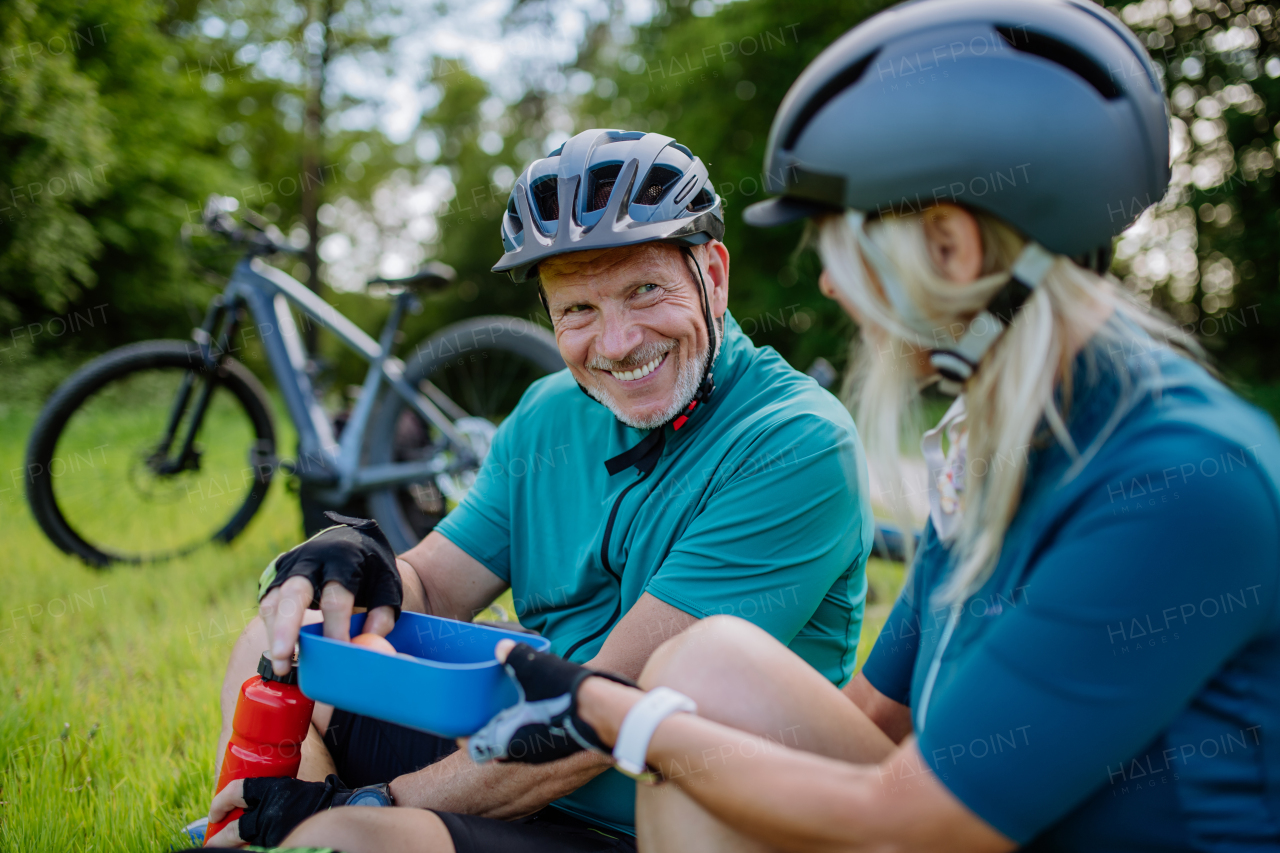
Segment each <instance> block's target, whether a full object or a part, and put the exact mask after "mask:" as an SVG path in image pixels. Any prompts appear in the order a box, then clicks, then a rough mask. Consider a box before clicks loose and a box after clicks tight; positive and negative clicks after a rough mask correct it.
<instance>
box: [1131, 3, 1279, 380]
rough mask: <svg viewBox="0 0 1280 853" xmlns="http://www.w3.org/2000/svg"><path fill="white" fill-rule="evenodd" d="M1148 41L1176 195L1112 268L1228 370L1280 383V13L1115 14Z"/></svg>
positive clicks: (1267, 8)
mask: <svg viewBox="0 0 1280 853" xmlns="http://www.w3.org/2000/svg"><path fill="white" fill-rule="evenodd" d="M1113 11H1115V12H1116V13H1117V14H1118V15H1120V16H1121V17H1122V18H1123V19H1124V21H1125V22H1126V23H1128V24H1129V26H1131V27H1132V28H1134V29H1135V30H1136V31H1137V33H1138V35H1139V37H1140V38H1141V39H1142V40H1143V41H1144V42H1145V43H1146V45H1147V48H1148V49H1149V50H1150V52H1151V55H1152V58H1153V59H1154V60H1155V62H1156V64H1157V66H1158V68H1159V70H1160V72H1161V74H1162V75H1163V77H1164V80H1165V84H1166V88H1167V91H1168V94H1169V99H1170V104H1171V109H1172V112H1173V139H1174V153H1175V160H1174V167H1173V187H1172V188H1171V190H1170V192H1169V195H1168V196H1167V197H1166V198H1165V200H1164V202H1163V203H1162V204H1161V205H1160V206H1159V207H1158V208H1157V209H1156V210H1154V211H1152V212H1150V213H1148V214H1147V215H1146V216H1144V217H1143V220H1142V221H1141V222H1139V223H1138V225H1137V226H1136V227H1135V228H1134V229H1132V231H1131V233H1130V234H1129V235H1128V236H1126V238H1125V239H1123V240H1121V241H1119V243H1118V246H1117V254H1118V256H1119V257H1118V260H1117V263H1116V271H1117V273H1118V274H1120V275H1121V276H1123V277H1124V279H1125V281H1126V282H1127V283H1128V284H1129V285H1130V286H1131V287H1132V288H1133V289H1134V290H1135V292H1137V293H1138V294H1140V295H1141V296H1143V297H1144V298H1146V299H1149V300H1150V301H1151V302H1152V304H1154V305H1156V306H1158V307H1161V308H1163V309H1165V310H1167V311H1169V312H1170V313H1171V314H1172V315H1173V316H1174V318H1175V319H1177V320H1178V321H1179V322H1181V323H1183V324H1185V326H1186V328H1188V330H1192V331H1195V332H1196V333H1198V334H1199V336H1200V338H1201V340H1203V341H1204V342H1205V344H1206V346H1207V347H1209V349H1210V351H1211V352H1213V353H1214V354H1215V355H1216V357H1217V358H1218V360H1219V362H1220V363H1221V365H1222V366H1223V367H1224V368H1225V369H1226V370H1227V371H1229V372H1230V373H1231V374H1233V375H1235V376H1237V377H1238V378H1241V379H1243V380H1246V381H1248V382H1252V383H1269V384H1274V383H1276V382H1280V345H1278V344H1277V341H1276V337H1275V334H1274V332H1273V331H1272V328H1271V325H1272V324H1274V323H1275V322H1276V319H1277V318H1278V317H1280V180H1278V179H1277V176H1276V158H1277V157H1280V143H1278V142H1277V133H1278V132H1280V19H1278V16H1280V6H1278V5H1277V4H1274V3H1259V2H1244V0H1232V2H1230V3H1223V2H1217V0H1194V2H1192V0H1174V2H1169V3H1166V2H1159V3H1156V2H1151V0H1146V2H1141V3H1128V4H1124V5H1122V6H1119V7H1115V8H1113Z"/></svg>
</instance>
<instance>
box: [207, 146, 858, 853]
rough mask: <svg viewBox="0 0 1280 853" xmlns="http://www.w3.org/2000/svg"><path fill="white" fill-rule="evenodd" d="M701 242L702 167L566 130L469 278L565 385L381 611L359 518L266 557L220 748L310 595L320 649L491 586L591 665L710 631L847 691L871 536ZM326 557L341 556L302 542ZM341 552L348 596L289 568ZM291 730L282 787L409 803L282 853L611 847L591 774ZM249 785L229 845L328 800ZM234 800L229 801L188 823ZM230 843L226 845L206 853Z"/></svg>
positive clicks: (820, 438)
mask: <svg viewBox="0 0 1280 853" xmlns="http://www.w3.org/2000/svg"><path fill="white" fill-rule="evenodd" d="M723 231H724V220H723V214H722V211H721V204H720V199H719V198H718V197H717V195H716V193H715V189H714V187H713V185H712V184H711V182H710V181H709V180H708V177H707V171H706V168H705V166H704V165H703V164H702V162H701V161H700V160H699V159H697V158H695V157H694V156H693V154H692V153H691V152H690V151H689V150H688V149H687V148H685V147H684V146H682V145H680V144H679V143H677V142H675V141H674V140H673V139H671V138H669V137H665V136H661V135H659V134H655V133H649V134H645V133H636V132H626V131H617V130H589V131H584V132H583V133H580V134H578V135H577V136H575V137H573V138H572V139H570V140H569V141H568V142H566V143H565V144H564V145H563V146H562V147H561V148H560V149H558V150H556V151H554V152H552V153H551V154H550V155H549V156H548V157H546V158H545V159H542V160H538V161H535V162H534V163H533V164H532V165H530V166H529V167H528V169H526V170H525V172H524V173H523V174H522V175H521V176H520V177H519V179H518V180H517V181H516V185H515V187H514V189H513V191H512V194H511V201H510V204H509V206H508V207H507V210H506V213H505V214H504V215H503V222H502V238H503V243H504V246H505V248H506V254H505V255H504V256H503V257H502V259H501V261H500V262H499V263H498V264H497V265H496V266H495V267H494V269H495V270H496V271H505V272H508V273H509V274H510V275H511V277H512V278H513V279H514V280H515V281H517V282H522V281H529V280H531V279H536V280H537V286H538V288H539V296H540V297H541V299H542V302H543V305H544V306H545V307H546V309H547V312H548V314H549V315H550V318H551V321H552V324H553V325H554V328H555V335H556V340H557V343H558V344H559V347H560V352H561V355H562V356H563V357H564V360H565V363H566V364H567V365H568V370H566V371H562V372H560V373H557V374H555V375H553V376H549V377H546V378H544V379H542V380H539V381H538V382H537V383H535V384H534V385H533V386H532V387H531V388H530V389H529V390H528V392H526V394H525V395H524V397H523V399H522V400H521V402H520V404H519V406H518V407H517V408H516V410H515V411H514V412H513V413H512V414H511V416H510V417H508V418H507V419H506V420H505V421H504V422H503V423H502V425H501V427H500V428H499V429H498V432H497V434H496V436H495V438H494V441H493V446H492V448H491V450H490V453H489V456H488V457H487V458H486V460H485V462H484V465H483V467H482V469H481V471H480V473H479V476H478V477H477V480H476V483H475V485H474V486H473V487H472V489H471V490H470V492H469V493H468V495H467V497H466V499H465V500H464V501H463V502H462V504H461V505H460V506H459V507H458V508H457V509H455V510H454V511H453V512H452V513H450V514H449V515H448V516H446V517H445V519H444V520H443V521H442V522H441V523H440V524H439V525H438V526H437V527H436V529H435V530H434V531H432V532H431V533H430V534H429V535H428V536H427V537H426V538H425V539H424V540H423V541H422V542H421V543H420V544H418V545H417V546H416V547H414V548H413V549H411V550H410V551H408V552H406V553H404V554H403V555H401V556H400V558H399V559H398V560H397V561H396V567H397V568H398V570H399V575H400V578H401V579H402V584H403V601H402V602H401V601H400V600H399V599H398V598H397V597H396V595H395V590H393V589H391V585H390V584H389V583H388V582H387V579H386V578H384V579H383V581H381V582H375V581H374V580H371V573H370V572H369V571H368V570H367V567H368V566H370V565H375V566H379V565H384V564H385V565H386V566H387V567H388V568H386V569H385V571H386V572H387V573H388V575H389V576H394V574H395V572H394V569H392V568H390V565H391V561H392V558H391V557H390V552H389V549H386V548H385V546H382V545H378V544H377V543H375V542H372V540H373V539H375V538H376V536H375V535H374V533H373V531H371V530H370V529H369V528H370V524H368V523H367V524H365V525H363V526H361V525H358V524H350V525H347V526H343V527H339V528H336V529H334V532H332V533H328V534H322V535H321V536H320V537H317V538H315V539H313V540H310V541H309V542H308V543H305V544H304V545H302V546H299V549H295V552H298V553H295V552H290V553H289V554H288V555H282V557H281V558H277V561H276V562H275V563H273V564H272V567H271V568H269V571H268V573H267V577H266V578H265V581H266V583H264V588H265V589H268V590H269V591H268V592H267V595H266V597H265V598H263V601H262V616H263V617H264V618H265V622H263V621H255V622H254V623H253V624H252V625H251V626H250V627H249V628H248V629H247V630H246V631H245V633H244V636H243V637H242V638H241V640H240V641H239V643H238V644H237V647H236V650H235V652H234V653H233V657H232V661H231V664H230V665H229V667H228V671H227V680H226V684H225V686H224V706H223V707H224V738H225V736H226V734H227V733H226V731H225V729H226V728H227V727H228V726H229V725H230V715H229V710H230V708H231V704H230V703H233V701H234V695H235V690H236V688H237V686H238V685H239V684H240V682H241V681H242V680H243V679H244V678H245V677H247V676H248V675H249V674H250V673H252V672H253V671H254V666H255V664H256V662H257V660H258V655H259V653H260V651H261V650H262V649H263V648H264V647H266V646H267V644H268V639H270V642H271V645H270V648H271V655H272V657H273V659H274V660H276V661H277V662H278V665H279V666H281V667H283V665H284V662H285V661H286V660H287V657H288V655H289V654H290V653H291V652H292V649H293V643H294V641H295V639H296V636H297V632H298V625H299V624H300V623H301V622H302V615H301V612H302V609H303V608H305V607H307V606H308V605H312V604H315V603H317V602H315V601H313V599H314V598H315V596H316V592H315V590H316V588H317V586H319V587H323V594H322V595H321V596H320V601H319V602H318V603H319V605H320V609H321V611H322V612H323V618H324V622H325V633H326V634H327V635H333V636H338V637H343V638H345V637H346V620H347V617H348V615H349V614H350V612H351V608H352V605H353V604H355V605H362V606H371V607H374V609H373V610H372V611H371V614H370V622H369V624H370V625H372V626H375V630H378V631H379V632H380V633H384V634H385V633H386V632H387V631H388V630H389V629H390V627H391V624H392V621H393V618H394V614H395V606H396V605H402V606H403V607H404V608H407V609H410V610H415V611H420V612H424V613H431V614H434V615H437V616H446V617H452V618H456V619H470V618H471V616H472V614H474V613H476V612H477V611H478V610H480V609H481V608H483V607H484V606H485V605H487V604H488V603H489V602H491V601H492V600H493V599H494V598H495V597H496V596H497V595H499V594H500V593H501V592H502V591H503V590H504V589H506V588H508V587H510V588H511V589H512V591H513V593H514V596H515V598H516V600H517V601H519V602H524V603H525V606H524V607H522V608H521V609H520V610H519V613H518V615H519V618H520V621H521V623H522V624H523V625H525V626H527V627H529V628H532V629H534V630H537V631H539V632H540V633H542V634H543V635H544V636H546V637H548V638H549V639H550V640H551V650H552V651H553V652H555V653H556V654H558V655H561V656H563V657H565V658H568V659H570V660H574V661H578V662H582V663H586V664H587V665H589V666H591V667H593V668H598V669H604V670H608V671H611V672H616V673H622V674H624V675H628V676H630V677H632V678H635V677H638V676H639V674H640V670H641V669H642V668H643V666H644V664H645V662H646V660H647V659H648V658H649V655H650V654H651V653H652V652H653V650H654V649H656V648H657V647H658V646H659V645H660V644H661V643H662V642H663V641H664V640H666V639H668V638H670V637H671V636H673V635H674V634H677V633H679V632H681V631H683V630H685V629H687V628H688V627H689V626H691V625H693V624H694V623H696V622H697V620H699V619H701V618H703V617H706V616H709V615H712V614H717V613H732V614H735V615H737V616H741V617H743V618H745V619H748V620H750V621H752V622H754V623H756V624H758V625H759V626H761V627H762V628H764V629H765V630H767V631H768V632H769V633H771V634H772V635H773V636H775V637H777V638H778V639H780V640H782V641H783V642H784V643H787V644H788V645H789V646H790V648H791V649H792V651H794V652H795V653H796V654H798V655H799V656H800V657H802V658H803V659H804V660H806V661H807V662H808V663H809V664H810V665H811V666H813V667H814V668H815V669H817V670H818V671H819V672H820V673H821V674H822V675H823V676H825V677H826V678H828V679H829V680H830V681H832V682H833V683H835V684H837V685H843V684H844V683H845V682H847V681H848V679H849V677H850V675H851V674H852V671H853V666H854V655H855V650H856V647H857V642H858V635H859V629H860V626H861V621H862V607H863V600H864V597H865V592H866V579H865V572H864V570H865V564H866V558H867V554H868V553H869V551H870V546H871V539H872V533H873V524H872V518H871V513H870V509H869V502H868V499H867V490H866V473H865V467H864V463H863V458H862V450H861V446H860V444H859V442H858V439H857V435H856V433H855V431H854V427H853V423H852V421H851V420H850V418H849V415H848V414H847V412H846V411H845V410H844V408H843V407H842V406H840V405H839V403H838V402H837V401H836V400H835V398H833V397H832V396H831V395H829V394H827V393H826V392H825V391H823V390H822V389H820V388H819V387H818V386H817V385H816V383H814V382H813V381H812V380H810V379H809V378H807V377H805V376H804V375H802V374H800V373H798V372H796V371H795V370H793V369H792V368H791V367H790V366H788V365H787V363H786V362H785V361H784V360H783V359H782V358H781V357H780V356H779V355H778V354H777V353H776V352H774V351H773V350H772V349H768V348H757V347H755V346H754V345H753V344H752V343H751V341H750V340H749V339H748V338H747V337H746V336H745V335H744V334H743V333H742V330H741V329H740V328H739V326H738V324H737V323H736V322H735V321H734V320H733V318H732V316H731V315H730V314H729V313H728V311H727V303H728V297H729V253H728V251H727V250H726V249H725V247H724V245H723V244H722V243H721V242H720V238H721V237H722V236H723ZM584 392H585V393H584ZM601 404H603V405H601ZM326 536H328V537H331V538H332V537H335V536H336V537H339V538H341V537H346V538H345V539H341V541H336V542H331V543H329V544H328V545H327V546H326V545H325V542H326V540H325V537H326ZM352 537H354V538H352ZM361 537H363V538H361ZM383 541H385V540H383ZM353 542H354V543H355V544H354V545H353V544H351V543H353ZM314 543H319V544H314ZM339 546H341V547H339ZM322 547H329V548H330V550H329V551H328V552H325V553H321V552H320V550H319V549H321V548H322ZM347 547H349V548H354V550H353V551H351V553H352V554H355V555H356V556H354V557H351V559H353V560H364V565H365V566H366V571H365V572H364V579H363V580H362V581H361V584H363V585H359V584H356V583H354V582H351V579H350V577H349V576H346V577H344V576H343V574H342V573H341V572H337V573H335V574H324V573H317V572H316V571H311V572H310V573H306V572H300V571H295V568H294V567H296V565H297V564H298V563H305V564H308V565H310V566H312V567H313V568H314V567H315V566H318V565H320V564H323V563H326V561H328V563H330V564H335V563H338V562H340V559H338V558H335V557H334V554H338V553H344V552H342V550H341V549H342V548H347ZM308 549H310V550H308ZM335 549H336V550H335ZM303 551H305V552H306V553H302V552H303ZM299 553H301V556H299ZM379 554H382V555H383V557H382V558H381V559H379V557H378V555H379ZM353 593H358V594H353ZM376 605H383V606H380V607H377V606H376ZM388 605H390V606H388ZM387 689H389V690H394V689H395V685H388V686H387ZM228 700H230V703H229V701H228ZM441 700H442V701H447V697H441ZM313 722H314V725H315V732H313V735H312V737H311V738H310V739H309V740H308V742H307V744H305V746H304V762H303V769H302V773H301V778H303V779H306V780H319V779H322V778H324V777H325V775H326V774H327V773H332V772H336V773H337V774H338V776H339V777H340V778H341V780H342V781H343V782H345V783H346V785H351V786H366V785H375V784H378V783H389V784H385V786H384V788H383V789H382V792H383V794H384V795H385V798H386V799H387V800H389V801H390V802H392V803H394V804H395V805H396V806H408V807H411V808H395V809H381V810H376V809H354V808H344V809H334V810H329V811H326V812H325V813H324V814H322V815H317V816H316V817H315V818H313V819H312V820H310V821H308V822H307V823H305V824H303V825H302V826H301V827H299V828H298V829H297V830H296V831H295V832H294V833H293V834H292V835H291V836H290V837H289V838H288V839H287V843H289V844H297V845H317V844H319V845H324V846H331V847H336V848H340V849H343V850H348V851H356V850H360V849H368V848H374V849H380V850H390V849H395V850H422V851H430V853H450V851H458V853H471V851H502V853H540V851H552V850H555V851H596V850H634V849H635V839H634V823H635V818H634V809H635V785H634V782H633V781H632V780H631V779H629V778H627V777H625V776H623V775H621V774H619V773H618V772H617V771H615V770H612V769H610V767H609V763H608V761H607V760H606V759H605V758H604V757H603V756H600V755H597V754H593V753H587V752H582V753H578V754H576V755H573V756H571V757H568V758H564V759H561V760H557V761H553V762H550V763H545V764H540V765H520V766H512V765H503V764H491V765H485V766H477V765H475V764H473V763H471V761H470V760H469V758H468V757H467V756H466V755H465V754H464V753H459V752H457V751H455V745H454V744H453V743H452V742H450V741H444V740H442V739H439V738H436V737H433V736H430V735H425V734H421V733H417V732H412V731H409V730H407V729H402V728H399V727H397V726H394V725H391V724H387V723H382V722H378V721H376V720H372V719H368V718H362V717H358V716H355V715H353V714H350V713H348V712H345V711H342V710H334V709H331V708H328V707H322V706H317V708H316V712H315V715H314V717H313ZM786 737H787V735H786V732H785V731H783V732H779V738H780V739H782V740H784V741H785V739H786ZM219 754H221V753H219ZM250 787H251V788H252V793H251V794H250V795H249V797H248V799H249V801H250V802H249V803H248V805H250V806H254V807H255V809H253V810H251V814H250V817H249V818H247V819H242V820H241V821H240V823H242V824H246V823H247V824H249V825H251V826H253V827H256V828H255V829H253V830H251V833H250V834H251V835H252V837H251V838H250V839H249V840H254V841H267V842H273V841H275V840H276V839H273V838H271V837H269V836H264V835H263V834H261V833H262V831H261V827H262V826H264V825H267V824H270V823H271V820H274V819H275V818H274V817H273V818H272V819H271V820H268V819H265V818H264V817H263V813H264V812H270V813H271V815H273V816H275V817H280V816H284V817H283V818H281V819H280V820H276V821H275V824H274V825H275V826H276V827H277V828H279V826H281V825H286V826H285V828H286V829H287V828H288V826H287V825H288V824H289V822H290V821H291V820H292V821H294V822H296V820H298V819H300V818H301V817H302V816H305V814H307V813H309V812H310V811H315V810H317V809H318V808H321V807H323V806H325V805H326V804H329V803H332V802H341V801H342V798H343V797H344V796H345V794H343V791H345V788H344V787H341V786H339V785H338V784H337V782H336V780H334V779H330V781H329V783H328V784H327V786H326V785H322V784H321V783H319V782H318V781H312V782H306V783H304V782H289V781H282V782H278V783H277V782H271V783H256V782H255V783H253V784H252V785H251V786H250ZM245 793H246V791H245V788H244V786H242V785H241V784H240V783H238V782H237V783H232V785H229V786H228V788H227V789H226V791H225V792H224V793H223V794H221V795H219V797H218V798H215V801H214V808H213V810H212V815H211V816H212V817H213V819H217V818H218V817H220V816H221V815H222V814H224V813H225V812H226V810H227V809H228V808H230V807H231V806H243V805H244V804H245V802H246V800H245V799H243V797H244V796H245ZM240 834H241V833H240V832H239V830H238V828H237V825H236V824H231V825H229V826H228V827H227V829H226V830H224V831H223V833H222V834H220V835H219V836H218V837H216V838H215V839H212V840H213V842H214V843H223V842H229V841H238V840H239V836H240ZM277 837H278V836H277Z"/></svg>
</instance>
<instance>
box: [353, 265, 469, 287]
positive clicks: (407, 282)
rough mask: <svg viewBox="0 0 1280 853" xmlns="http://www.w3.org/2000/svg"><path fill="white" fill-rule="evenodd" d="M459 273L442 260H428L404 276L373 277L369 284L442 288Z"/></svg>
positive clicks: (450, 282) (451, 281)
mask: <svg viewBox="0 0 1280 853" xmlns="http://www.w3.org/2000/svg"><path fill="white" fill-rule="evenodd" d="M456 276H457V273H455V272H454V271H453V267H451V266H449V265H448V264H445V263H441V262H440V261H427V262H426V263H425V264H423V265H422V266H420V267H418V271H417V272H415V273H413V274H412V275H408V276H405V277H404V278H382V277H379V278H372V279H369V284H385V285H388V286H399V287H405V288H409V289H411V290H423V291H426V290H440V289H442V288H445V287H448V286H449V285H450V284H452V283H453V280H454V278H455V277H456Z"/></svg>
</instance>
